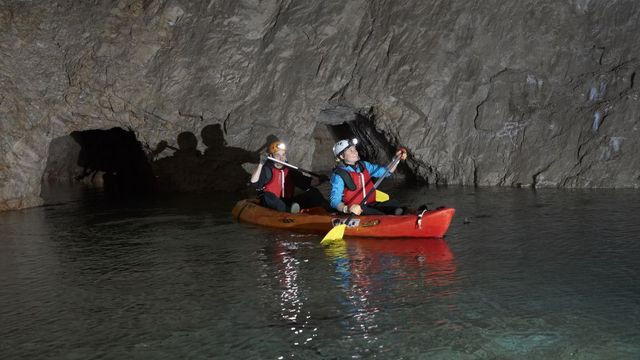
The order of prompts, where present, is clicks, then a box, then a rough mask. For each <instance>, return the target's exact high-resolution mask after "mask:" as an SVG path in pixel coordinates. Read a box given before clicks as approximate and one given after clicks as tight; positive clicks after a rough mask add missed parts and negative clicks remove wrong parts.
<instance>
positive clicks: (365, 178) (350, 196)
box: [338, 164, 375, 206]
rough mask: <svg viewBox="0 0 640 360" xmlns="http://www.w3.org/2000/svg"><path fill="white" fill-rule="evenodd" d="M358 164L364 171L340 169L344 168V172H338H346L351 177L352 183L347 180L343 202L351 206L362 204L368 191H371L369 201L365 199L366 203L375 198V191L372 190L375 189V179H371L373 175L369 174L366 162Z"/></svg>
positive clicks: (342, 174) (342, 173)
mask: <svg viewBox="0 0 640 360" xmlns="http://www.w3.org/2000/svg"><path fill="white" fill-rule="evenodd" d="M357 166H359V167H360V169H361V170H362V172H355V171H346V170H344V169H340V170H344V172H342V171H340V172H338V174H339V175H341V176H344V174H345V173H346V174H348V175H349V176H350V177H351V181H350V183H351V184H349V182H347V181H345V187H344V190H343V192H342V202H343V203H344V204H345V205H349V206H351V205H353V204H360V203H361V202H362V199H364V197H365V195H366V194H368V193H370V194H369V198H368V199H367V201H365V204H366V203H367V202H370V201H371V200H372V198H373V199H375V197H374V192H373V191H371V190H372V189H373V181H371V175H370V174H369V171H368V170H367V168H366V166H364V164H362V165H360V164H358V165H357ZM343 180H344V179H343ZM349 185H351V186H349ZM353 185H355V186H353ZM373 201H375V200H373Z"/></svg>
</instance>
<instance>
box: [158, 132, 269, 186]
mask: <svg viewBox="0 0 640 360" xmlns="http://www.w3.org/2000/svg"><path fill="white" fill-rule="evenodd" d="M200 137H201V138H202V142H203V143H204V145H205V146H206V149H205V150H204V154H203V153H201V152H200V150H198V138H197V137H196V135H195V134H193V133H192V132H189V131H185V132H182V133H180V134H178V137H177V139H176V141H177V143H178V147H177V148H176V147H171V146H168V145H167V142H166V141H161V142H160V143H159V144H158V146H156V148H155V149H153V150H151V151H150V156H151V159H152V163H151V164H152V168H153V171H154V173H155V174H156V177H157V180H158V188H159V190H160V191H162V192H191V193H200V192H211V191H226V192H239V191H242V190H245V189H247V182H248V181H249V173H247V172H246V171H245V170H244V169H243V168H242V164H244V163H258V161H259V160H260V156H259V150H258V151H255V152H254V151H248V150H245V149H241V148H237V147H231V146H227V143H226V141H225V139H224V133H223V131H222V127H221V126H220V124H211V125H207V126H205V127H204V128H203V129H202V131H201V132H200ZM268 138H269V137H268ZM165 149H169V150H173V151H174V153H173V154H172V155H170V156H167V157H164V158H161V159H158V160H153V159H154V158H155V157H156V156H158V155H159V154H161V153H162V152H163V151H164V150H165Z"/></svg>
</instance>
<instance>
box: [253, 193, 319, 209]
mask: <svg viewBox="0 0 640 360" xmlns="http://www.w3.org/2000/svg"><path fill="white" fill-rule="evenodd" d="M294 202H295V203H298V205H300V208H301V209H307V208H312V207H316V206H325V205H326V202H327V200H325V198H324V197H323V196H322V194H321V193H320V191H318V189H316V188H313V187H312V188H309V190H307V191H305V192H303V193H300V194H298V195H295V196H294V197H292V198H291V199H283V198H279V197H277V196H276V195H275V194H274V193H272V192H269V191H265V192H263V193H262V194H261V195H260V203H261V204H262V206H265V207H268V208H270V209H274V210H277V211H285V212H289V211H291V204H293V203H294Z"/></svg>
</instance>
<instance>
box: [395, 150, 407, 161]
mask: <svg viewBox="0 0 640 360" xmlns="http://www.w3.org/2000/svg"><path fill="white" fill-rule="evenodd" d="M407 154H408V153H407V149H405V148H403V147H401V148H399V149H398V151H396V157H397V158H399V159H400V160H401V161H405V160H407Z"/></svg>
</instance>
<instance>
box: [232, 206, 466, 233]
mask: <svg viewBox="0 0 640 360" xmlns="http://www.w3.org/2000/svg"><path fill="white" fill-rule="evenodd" d="M232 213H233V217H234V218H236V219H238V220H239V221H242V222H247V223H250V224H255V225H260V226H266V227H271V228H278V229H287V230H292V231H298V232H307V233H318V234H325V233H327V232H328V231H329V230H331V229H332V228H333V227H334V226H335V225H338V224H340V223H341V222H343V221H344V220H346V218H347V217H348V216H347V215H346V214H332V213H328V212H327V211H325V210H324V209H321V208H312V209H303V210H302V211H301V212H300V213H298V214H290V213H285V212H280V211H275V210H271V209H268V208H265V207H263V206H260V205H259V204H258V202H257V201H256V200H241V201H239V202H238V203H237V204H236V205H235V206H234V207H233V211H232ZM454 213H455V209H453V208H441V209H438V210H429V211H425V212H424V213H423V214H422V215H421V216H420V215H417V214H408V215H365V216H356V217H354V218H353V219H352V220H351V221H350V223H349V224H347V228H346V230H345V232H344V235H345V236H358V237H363V236H364V237H376V238H417V237H419V238H425V237H437V238H439V237H443V236H444V234H445V233H446V232H447V230H448V229H449V224H451V219H452V218H453V214H454Z"/></svg>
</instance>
